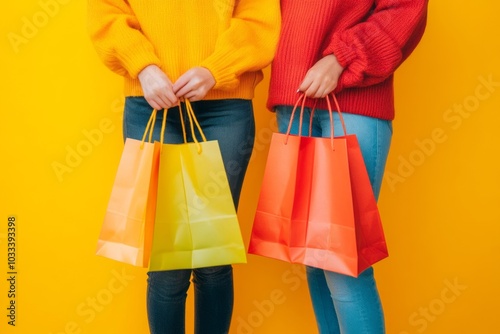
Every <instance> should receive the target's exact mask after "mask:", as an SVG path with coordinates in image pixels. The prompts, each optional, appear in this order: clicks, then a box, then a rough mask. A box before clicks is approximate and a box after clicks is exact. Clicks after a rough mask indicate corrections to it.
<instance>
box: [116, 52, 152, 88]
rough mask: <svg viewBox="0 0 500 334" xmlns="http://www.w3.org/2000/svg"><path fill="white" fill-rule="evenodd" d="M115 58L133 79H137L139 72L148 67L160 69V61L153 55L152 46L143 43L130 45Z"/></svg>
mask: <svg viewBox="0 0 500 334" xmlns="http://www.w3.org/2000/svg"><path fill="white" fill-rule="evenodd" d="M116 56H117V57H118V59H119V60H120V62H122V64H123V66H124V67H125V68H126V70H127V72H128V74H129V75H130V77H131V78H133V79H135V78H137V75H138V74H139V72H141V71H142V70H143V69H144V68H145V67H146V66H148V65H158V66H159V67H161V61H160V59H159V58H158V57H157V56H156V54H155V53H154V50H153V48H152V46H150V45H145V44H144V43H134V44H130V45H128V46H127V48H126V49H124V50H122V51H120V52H117V53H116Z"/></svg>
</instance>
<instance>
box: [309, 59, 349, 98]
mask: <svg viewBox="0 0 500 334" xmlns="http://www.w3.org/2000/svg"><path fill="white" fill-rule="evenodd" d="M343 70H344V68H343V67H342V66H341V65H340V64H339V62H338V61H337V57H335V56H334V55H333V54H332V55H328V56H325V57H323V58H321V59H320V60H318V61H317V62H316V64H314V65H313V67H311V68H310V69H309V71H307V73H306V76H305V77H304V80H302V83H301V84H300V86H299V91H300V92H303V93H304V94H305V95H306V96H307V97H312V98H320V97H325V96H327V95H328V94H330V93H331V92H333V90H334V89H335V88H336V87H337V83H338V80H339V77H340V74H342V71H343Z"/></svg>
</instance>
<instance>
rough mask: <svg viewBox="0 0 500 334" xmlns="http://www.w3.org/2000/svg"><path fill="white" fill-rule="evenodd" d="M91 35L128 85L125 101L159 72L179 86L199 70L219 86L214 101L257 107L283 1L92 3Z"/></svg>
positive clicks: (114, 0)
mask: <svg viewBox="0 0 500 334" xmlns="http://www.w3.org/2000/svg"><path fill="white" fill-rule="evenodd" d="M88 10H89V32H90V36H91V39H92V41H93V43H94V46H95V48H96V50H97V53H98V55H99V57H100V58H101V59H102V61H103V62H104V64H105V65H106V66H107V67H109V68H110V69H111V70H112V71H114V72H116V73H118V74H120V75H122V76H124V77H125V95H126V96H141V95H143V93H142V89H141V85H140V82H139V80H138V79H137V75H138V74H139V72H140V71H141V70H142V69H143V68H144V67H146V66H147V65H151V64H155V65H158V66H159V67H160V68H161V69H162V70H163V71H164V72H165V73H166V74H167V76H168V77H169V78H170V80H171V81H172V82H175V81H176V80H177V78H178V77H179V76H181V75H182V74H183V73H184V72H186V71H187V70H189V69H190V68H192V67H195V66H203V67H206V68H207V69H208V70H210V72H211V73H212V75H213V76H214V78H215V81H216V84H215V86H214V88H213V89H212V90H211V91H210V92H209V93H208V94H207V96H206V97H205V98H206V99H225V98H242V99H251V98H252V97H253V92H254V87H255V86H256V85H257V83H258V82H259V81H260V80H262V72H261V69H262V68H264V67H266V66H267V65H268V64H269V63H270V62H271V60H272V58H273V56H274V52H275V49H276V45H277V41H278V37H279V29H280V13H279V10H280V9H279V0H128V1H127V0H89V1H88Z"/></svg>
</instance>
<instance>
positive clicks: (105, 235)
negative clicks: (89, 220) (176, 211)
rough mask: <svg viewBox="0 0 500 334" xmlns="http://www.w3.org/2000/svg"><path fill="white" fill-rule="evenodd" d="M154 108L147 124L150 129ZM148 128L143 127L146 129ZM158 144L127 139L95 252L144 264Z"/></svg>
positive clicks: (151, 221) (151, 220)
mask: <svg viewBox="0 0 500 334" xmlns="http://www.w3.org/2000/svg"><path fill="white" fill-rule="evenodd" d="M155 116H156V111H153V114H152V116H151V119H150V122H149V123H148V127H150V126H151V129H152V128H153V125H152V124H153V123H154V117H155ZM147 131H148V128H146V132H147ZM159 151H160V143H158V142H155V143H150V142H144V139H143V140H142V141H141V140H135V139H131V138H127V139H126V140H125V146H124V149H123V153H122V156H121V159H120V163H119V166H118V171H117V173H116V177H115V181H114V185H113V188H112V191H111V196H110V199H109V202H108V207H107V211H106V215H105V217H104V222H103V225H102V228H101V233H100V236H99V239H98V242H97V250H96V254H97V255H101V256H104V257H107V258H110V259H113V260H117V261H120V262H124V263H128V264H132V265H134V266H139V267H147V266H148V263H149V255H150V251H151V242H152V232H153V225H154V218H155V207H156V191H157V182H158V161H159V160H158V159H159Z"/></svg>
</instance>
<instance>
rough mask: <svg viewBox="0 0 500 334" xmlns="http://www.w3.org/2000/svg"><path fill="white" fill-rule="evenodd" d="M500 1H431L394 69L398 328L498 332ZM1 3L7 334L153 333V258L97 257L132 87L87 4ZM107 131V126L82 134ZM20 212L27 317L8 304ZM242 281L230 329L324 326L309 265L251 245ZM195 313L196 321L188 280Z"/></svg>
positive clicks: (387, 295)
mask: <svg viewBox="0 0 500 334" xmlns="http://www.w3.org/2000/svg"><path fill="white" fill-rule="evenodd" d="M44 3H52V4H54V3H55V4H57V6H52V7H50V6H49V7H47V6H43V4H44ZM44 7H45V9H44ZM499 11H500V5H499V4H498V3H497V2H496V1H492V0H490V1H488V0H476V1H450V0H441V1H431V3H430V14H429V22H428V28H427V31H426V34H425V37H424V39H423V40H422V42H421V44H420V46H419V47H418V49H417V50H416V51H415V53H414V54H413V55H412V56H411V57H410V59H409V60H408V61H407V62H406V63H405V64H404V65H403V66H402V67H401V68H400V69H399V70H398V72H397V75H396V104H397V116H396V120H395V121H394V137H393V145H392V149H391V153H390V156H389V161H388V166H387V175H386V178H385V180H384V185H383V189H382V194H381V199H380V210H381V213H382V216H383V221H384V226H385V231H386V235H387V239H388V243H389V247H390V257H389V258H388V259H386V260H384V261H382V262H381V263H379V264H377V265H376V266H375V269H376V274H377V280H378V286H379V289H380V294H381V298H382V301H383V306H384V310H385V316H386V320H387V332H388V333H390V334H393V333H394V334H413V333H429V334H431V333H434V334H444V333H498V300H499V298H500V287H499V286H500V285H499V284H498V275H500V269H499V266H498V263H497V262H498V260H499V254H500V246H499V245H500V242H499V241H498V239H499V237H500V210H499V208H500V201H499V200H500V179H499V178H500V176H499V174H500V173H499V171H500V168H499V167H500V166H499V161H500V160H499V155H500V146H499V142H500V139H499V132H500V131H499V124H500V112H499V111H500V61H499V58H500V57H499V56H500V43H499V40H498V38H499V34H500V23H499V22H500V21H499V20H498V13H499ZM0 16H1V19H0V36H1V38H0V55H1V62H0V69H1V71H0V73H1V91H0V92H1V98H0V110H1V115H2V118H1V122H0V138H1V155H0V162H1V176H0V181H1V184H0V310H1V311H0V313H1V314H0V333H26V334H28V333H29V334H38V333H42V334H50V333H52V334H56V333H57V334H60V333H67V334H69V333H92V334H100V333H127V334H128V333H134V334H135V333H146V332H147V320H146V313H145V286H146V282H145V279H146V273H145V270H143V269H137V268H133V267H131V266H127V265H122V264H119V263H115V262H113V261H110V260H107V259H104V258H100V257H97V256H95V255H94V250H95V243H96V238H97V236H98V233H99V229H100V224H101V221H102V217H103V214H104V210H105V208H106V204H107V199H108V196H109V193H110V189H111V185H112V182H113V179H114V174H115V171H116V168H117V164H118V160H119V157H120V153H121V148H122V138H121V108H122V103H123V102H122V100H123V96H122V93H121V79H120V78H119V77H118V76H115V75H114V74H112V73H110V72H109V71H108V70H107V69H106V68H105V67H104V66H103V65H102V64H101V63H100V62H99V61H98V59H97V57H96V55H95V53H94V51H93V49H92V47H91V44H90V42H89V39H88V37H87V35H86V28H85V22H86V3H85V1H76V0H73V1H71V0H64V1H63V0H59V1H58V2H54V1H49V0H46V1H45V0H42V1H40V2H39V1H37V0H23V1H9V2H7V3H4V5H3V10H2V14H0ZM27 22H31V24H33V23H36V25H35V26H34V27H31V30H30V29H29V28H27V26H29V23H27ZM22 38H24V39H22ZM267 73H268V72H266V75H267ZM488 82H489V83H488ZM266 91H267V83H266V82H264V83H263V84H261V85H260V86H259V87H258V96H257V98H256V100H255V111H256V117H257V123H258V129H257V138H256V149H255V152H254V156H253V159H252V164H251V166H250V168H249V171H248V176H247V179H246V181H245V186H244V189H243V193H242V199H241V207H240V210H239V216H240V218H241V225H242V232H243V236H244V239H245V242H246V243H248V238H249V234H250V228H251V223H252V218H253V212H254V210H255V207H256V202H257V197H258V191H259V185H260V181H261V178H262V174H263V169H264V163H265V157H266V154H267V149H268V144H269V138H270V134H271V131H272V129H274V123H273V115H272V114H271V113H269V112H268V111H266V110H265V107H264V104H265V98H266ZM460 110H461V111H460ZM95 129H99V131H101V132H102V138H101V139H100V140H97V139H95V140H94V144H92V145H90V146H89V145H86V142H87V143H88V140H87V139H86V135H85V133H86V132H92V131H93V130H95ZM104 131H105V132H104ZM93 133H96V132H95V131H94V132H93ZM95 138H98V137H95ZM76 149H80V151H81V152H84V153H85V156H83V157H81V159H80V160H78V159H76V160H73V161H72V162H71V163H72V167H71V168H70V167H68V169H66V170H65V172H64V173H62V174H60V175H59V178H58V175H57V174H56V172H55V171H54V164H56V165H57V164H58V163H59V164H60V165H59V167H60V166H61V165H67V162H66V158H67V154H68V152H69V151H71V150H76ZM10 215H14V216H15V217H16V219H17V243H18V254H17V268H16V270H17V272H18V275H17V289H16V292H17V299H16V302H17V319H16V326H15V327H12V326H8V325H7V321H8V318H7V316H6V315H7V313H8V310H7V307H8V302H9V300H8V298H7V293H8V289H9V287H8V285H7V284H8V283H7V278H8V275H7V271H8V269H7V249H6V236H7V219H8V217H9V216H10ZM235 286H236V300H235V309H234V318H233V325H232V329H231V333H316V332H317V330H316V327H315V321H314V317H313V314H312V310H311V305H310V302H309V297H308V292H307V286H306V281H305V278H304V272H303V268H301V267H300V266H290V265H288V264H286V263H281V262H277V261H273V260H270V259H264V258H258V257H256V256H249V263H248V264H246V265H236V266H235ZM187 316H188V329H189V331H188V332H191V331H192V325H191V324H192V317H193V315H192V294H190V299H189V305H188V311H187Z"/></svg>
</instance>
